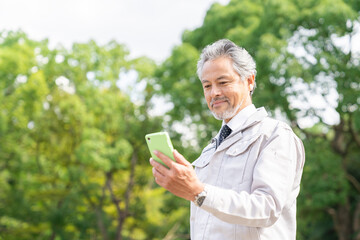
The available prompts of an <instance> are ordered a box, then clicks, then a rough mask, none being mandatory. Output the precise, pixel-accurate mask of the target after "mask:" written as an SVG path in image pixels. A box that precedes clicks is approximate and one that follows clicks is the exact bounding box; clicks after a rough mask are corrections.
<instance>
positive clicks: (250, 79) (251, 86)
mask: <svg viewBox="0 0 360 240" xmlns="http://www.w3.org/2000/svg"><path fill="white" fill-rule="evenodd" d="M247 84H248V89H249V91H250V92H251V91H252V90H254V84H255V75H254V74H253V75H251V76H250V77H248V79H247Z"/></svg>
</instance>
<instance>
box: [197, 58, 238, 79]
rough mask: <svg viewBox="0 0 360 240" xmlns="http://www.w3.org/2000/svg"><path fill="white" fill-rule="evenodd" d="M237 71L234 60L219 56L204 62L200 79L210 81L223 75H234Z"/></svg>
mask: <svg viewBox="0 0 360 240" xmlns="http://www.w3.org/2000/svg"><path fill="white" fill-rule="evenodd" d="M233 74H236V71H235V69H234V67H233V61H232V60H231V59H230V58H228V57H219V58H215V59H212V60H209V61H207V62H205V63H204V65H203V68H202V71H201V75H200V80H201V81H202V82H203V81H210V80H212V79H214V78H215V79H216V78H219V77H220V76H222V75H233Z"/></svg>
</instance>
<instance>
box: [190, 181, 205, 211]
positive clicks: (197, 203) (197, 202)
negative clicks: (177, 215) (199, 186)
mask: <svg viewBox="0 0 360 240" xmlns="http://www.w3.org/2000/svg"><path fill="white" fill-rule="evenodd" d="M206 196H207V188H206V185H205V184H203V190H202V191H201V192H200V193H199V194H197V195H196V196H195V198H194V201H193V203H194V204H195V206H197V207H201V205H202V204H203V203H204V201H205V198H206Z"/></svg>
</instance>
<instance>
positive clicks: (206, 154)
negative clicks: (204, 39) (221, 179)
mask: <svg viewBox="0 0 360 240" xmlns="http://www.w3.org/2000/svg"><path fill="white" fill-rule="evenodd" d="M214 152H215V146H211V145H210V146H208V147H206V148H205V149H204V150H203V152H202V153H201V155H200V157H199V158H198V159H196V160H195V161H194V162H193V163H192V165H193V166H195V172H196V175H197V177H198V178H199V180H200V181H205V180H206V177H207V176H208V175H209V174H208V171H209V169H208V167H207V166H208V165H209V163H210V160H211V157H212V155H213V153H214Z"/></svg>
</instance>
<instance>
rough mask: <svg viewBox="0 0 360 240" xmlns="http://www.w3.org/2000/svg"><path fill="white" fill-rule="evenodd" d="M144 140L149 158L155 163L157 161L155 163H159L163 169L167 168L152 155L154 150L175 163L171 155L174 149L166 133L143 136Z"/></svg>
mask: <svg viewBox="0 0 360 240" xmlns="http://www.w3.org/2000/svg"><path fill="white" fill-rule="evenodd" d="M145 139H146V143H147V145H148V148H149V150H150V153H151V157H152V158H153V159H154V160H155V161H157V162H159V163H161V164H162V165H164V166H165V167H167V166H166V164H165V163H163V161H161V159H160V158H158V157H157V156H156V155H155V154H154V150H157V151H159V152H162V153H163V154H165V155H166V156H168V157H169V158H171V159H172V160H173V161H175V159H174V155H173V150H174V148H173V145H172V143H171V140H170V137H169V134H168V133H167V132H157V133H151V134H147V135H146V136H145Z"/></svg>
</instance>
